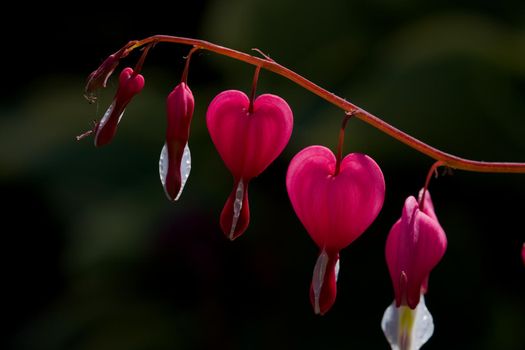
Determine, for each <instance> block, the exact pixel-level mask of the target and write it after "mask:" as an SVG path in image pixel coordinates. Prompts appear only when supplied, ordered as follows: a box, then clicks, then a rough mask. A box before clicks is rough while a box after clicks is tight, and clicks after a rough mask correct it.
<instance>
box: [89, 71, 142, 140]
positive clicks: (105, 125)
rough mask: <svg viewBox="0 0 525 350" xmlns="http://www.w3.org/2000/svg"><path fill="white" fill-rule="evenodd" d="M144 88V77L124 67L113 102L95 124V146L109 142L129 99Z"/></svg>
mask: <svg viewBox="0 0 525 350" xmlns="http://www.w3.org/2000/svg"><path fill="white" fill-rule="evenodd" d="M143 88H144V77H143V76H142V75H140V74H136V73H135V72H134V71H133V69H132V68H129V67H128V68H124V69H123V70H122V72H121V73H120V76H119V86H118V89H117V93H116V94H115V97H114V98H113V102H112V103H111V105H110V106H109V108H108V109H107V111H106V113H104V116H103V117H102V119H101V120H100V122H98V123H97V124H96V125H95V130H94V132H95V146H97V147H99V146H103V145H106V144H108V143H110V142H111V140H112V139H113V137H114V136H115V133H116V132H117V126H118V124H119V122H120V120H121V119H122V115H123V114H124V111H125V110H126V107H127V105H128V104H129V102H130V101H131V99H132V98H133V97H134V96H135V95H136V94H138V93H139V92H140V91H142V89H143Z"/></svg>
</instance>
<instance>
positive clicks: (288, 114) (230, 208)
mask: <svg viewBox="0 0 525 350" xmlns="http://www.w3.org/2000/svg"><path fill="white" fill-rule="evenodd" d="M206 122H207V126H208V131H209V132H210V136H211V139H212V141H213V143H214V144H215V147H216V148H217V151H218V152H219V155H220V156H221V158H222V160H223V161H224V164H225V165H226V167H227V168H228V169H229V170H230V172H231V173H232V175H233V180H234V186H233V190H232V192H231V194H230V196H229V197H228V200H227V201H226V204H225V206H224V208H223V210H222V213H221V219H220V224H221V228H222V230H223V232H224V234H225V235H226V236H227V237H228V238H230V239H232V240H233V239H235V238H236V237H238V236H239V235H241V234H242V233H243V232H244V231H245V230H246V228H247V227H248V223H249V221H250V208H249V204H248V186H249V183H250V180H251V179H252V178H254V177H256V176H257V175H259V174H260V173H261V172H263V171H264V169H266V168H267V167H268V165H270V164H271V163H272V162H273V161H274V160H275V158H277V156H279V154H280V153H281V152H282V150H283V149H284V147H285V146H286V144H287V143H288V140H289V139H290V136H291V133H292V127H293V114H292V110H291V109H290V107H289V106H288V104H287V103H286V101H285V100H283V99H282V98H280V97H279V96H276V95H272V94H264V95H261V96H259V97H257V98H256V99H255V101H253V111H252V112H250V99H249V98H248V96H246V94H244V93H243V92H241V91H237V90H228V91H224V92H222V93H220V94H219V95H217V96H216V97H215V98H214V99H213V101H212V102H211V103H210V106H209V107H208V111H207V114H206Z"/></svg>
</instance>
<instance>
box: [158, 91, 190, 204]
mask: <svg viewBox="0 0 525 350" xmlns="http://www.w3.org/2000/svg"><path fill="white" fill-rule="evenodd" d="M194 105H195V102H194V99H193V94H192V92H191V90H190V88H189V87H188V85H187V84H186V83H184V82H182V83H180V84H179V85H177V86H176V87H175V88H174V89H173V91H172V92H171V93H170V94H169V96H168V98H167V101H166V107H167V129H166V143H165V144H164V147H163V148H162V152H161V156H160V161H159V171H160V178H161V182H162V185H163V187H164V191H165V192H166V196H167V197H168V198H169V199H170V200H172V201H175V200H177V199H178V198H179V197H180V195H181V193H182V190H183V188H184V184H185V183H186V180H187V178H188V176H189V172H190V169H191V156H190V149H189V146H188V139H189V137H190V125H191V120H192V117H193V109H194Z"/></svg>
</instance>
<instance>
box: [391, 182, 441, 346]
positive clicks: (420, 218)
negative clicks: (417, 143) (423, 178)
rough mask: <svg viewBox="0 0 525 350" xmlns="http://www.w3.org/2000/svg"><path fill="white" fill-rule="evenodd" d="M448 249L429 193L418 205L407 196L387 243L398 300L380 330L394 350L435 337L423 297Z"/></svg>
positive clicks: (419, 343)
mask: <svg viewBox="0 0 525 350" xmlns="http://www.w3.org/2000/svg"><path fill="white" fill-rule="evenodd" d="M422 197H424V198H423V199H422ZM446 247H447V237H446V236H445V232H444V231H443V228H442V227H441V225H440V224H439V221H438V219H437V216H436V213H435V212H434V205H433V204H432V199H431V197H430V193H429V192H428V191H426V193H425V190H424V189H423V190H421V191H420V192H419V202H418V201H417V200H416V199H415V198H414V197H412V196H410V197H408V198H407V199H406V201H405V205H404V207H403V211H402V214H401V218H400V219H399V220H398V221H397V222H396V223H395V224H394V226H393V227H392V229H391V230H390V233H389V235H388V238H387V242H386V261H387V264H388V270H389V272H390V277H391V279H392V284H393V286H394V294H395V300H394V302H393V303H392V304H391V305H390V306H389V307H388V308H387V309H386V311H385V314H384V315H383V320H382V322H381V327H382V329H383V332H384V333H385V336H386V338H387V340H388V342H389V343H390V345H391V347H392V349H393V350H396V349H399V350H417V349H419V348H420V347H421V346H422V345H423V344H425V343H426V342H427V341H428V339H430V337H431V336H432V333H433V332H434V323H433V320H432V315H431V314H430V312H429V311H428V309H427V307H426V305H425V300H424V297H423V295H424V294H425V293H426V292H427V290H428V277H429V274H430V272H431V271H432V269H433V268H434V267H435V266H436V265H437V264H438V262H439V261H440V260H441V258H442V257H443V255H444V254H445V250H446Z"/></svg>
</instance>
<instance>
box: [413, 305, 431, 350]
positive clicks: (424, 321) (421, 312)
mask: <svg viewBox="0 0 525 350" xmlns="http://www.w3.org/2000/svg"><path fill="white" fill-rule="evenodd" d="M433 333H434V320H433V319H432V315H431V314H430V311H428V309H427V306H426V305H425V297H424V296H423V295H422V296H421V299H419V304H418V305H417V307H416V321H415V323H414V331H413V337H414V341H413V344H414V349H419V348H420V347H422V346H423V344H425V343H426V342H427V341H428V340H429V339H430V337H431V336H432V334H433Z"/></svg>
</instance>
